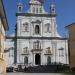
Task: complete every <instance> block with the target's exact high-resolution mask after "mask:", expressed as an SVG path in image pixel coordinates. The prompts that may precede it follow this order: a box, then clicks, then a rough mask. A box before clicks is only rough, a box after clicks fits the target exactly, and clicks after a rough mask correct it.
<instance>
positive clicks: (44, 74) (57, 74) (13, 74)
mask: <svg viewBox="0 0 75 75" xmlns="http://www.w3.org/2000/svg"><path fill="white" fill-rule="evenodd" d="M7 75H61V74H59V73H7Z"/></svg>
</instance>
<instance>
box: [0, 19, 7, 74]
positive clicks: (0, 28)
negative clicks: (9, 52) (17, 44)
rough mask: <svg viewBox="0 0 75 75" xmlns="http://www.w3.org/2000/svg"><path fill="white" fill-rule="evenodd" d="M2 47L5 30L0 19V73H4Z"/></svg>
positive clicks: (3, 45)
mask: <svg viewBox="0 0 75 75" xmlns="http://www.w3.org/2000/svg"><path fill="white" fill-rule="evenodd" d="M4 49H5V30H4V27H3V25H2V23H1V20H0V73H3V74H6V62H5V54H4Z"/></svg>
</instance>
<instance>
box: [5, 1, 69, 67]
mask: <svg viewBox="0 0 75 75" xmlns="http://www.w3.org/2000/svg"><path fill="white" fill-rule="evenodd" d="M43 3H44V1H43V0H30V2H29V5H30V8H29V10H28V12H27V13H24V12H23V11H22V9H23V5H22V3H21V2H19V3H18V5H17V6H18V12H17V13H16V18H17V20H16V29H15V35H14V36H7V39H6V48H7V50H9V51H8V52H7V53H6V58H7V63H8V65H13V64H21V65H28V66H36V65H47V64H52V63H62V64H68V40H67V38H62V37H61V36H60V35H59V34H58V31H57V23H56V12H55V4H54V2H51V5H50V13H47V12H46V11H45V10H44V7H43Z"/></svg>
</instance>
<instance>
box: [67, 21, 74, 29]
mask: <svg viewBox="0 0 75 75" xmlns="http://www.w3.org/2000/svg"><path fill="white" fill-rule="evenodd" d="M71 26H75V22H74V23H71V24H69V25H67V26H66V28H69V27H71Z"/></svg>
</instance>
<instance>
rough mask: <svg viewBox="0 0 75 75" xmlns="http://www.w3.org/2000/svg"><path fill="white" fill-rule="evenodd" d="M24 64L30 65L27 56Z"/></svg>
mask: <svg viewBox="0 0 75 75" xmlns="http://www.w3.org/2000/svg"><path fill="white" fill-rule="evenodd" d="M24 64H28V57H27V56H25V58H24Z"/></svg>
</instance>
